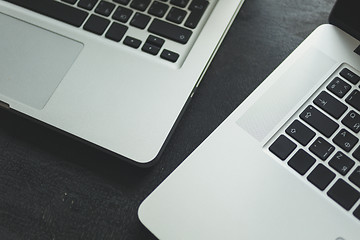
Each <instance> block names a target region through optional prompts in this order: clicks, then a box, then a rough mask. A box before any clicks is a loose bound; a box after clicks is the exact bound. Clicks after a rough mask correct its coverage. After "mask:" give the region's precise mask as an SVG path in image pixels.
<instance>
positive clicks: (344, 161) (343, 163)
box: [329, 152, 355, 176]
mask: <svg viewBox="0 0 360 240" xmlns="http://www.w3.org/2000/svg"><path fill="white" fill-rule="evenodd" d="M354 164H355V162H354V161H353V160H351V159H350V158H349V157H348V156H346V155H345V154H343V153H342V152H337V153H336V154H335V155H334V156H333V157H332V158H331V160H330V161H329V165H330V166H331V167H332V168H334V169H335V170H336V171H337V172H338V173H340V174H341V175H343V176H345V175H346V174H347V173H348V172H349V171H350V169H351V168H352V167H353V166H354Z"/></svg>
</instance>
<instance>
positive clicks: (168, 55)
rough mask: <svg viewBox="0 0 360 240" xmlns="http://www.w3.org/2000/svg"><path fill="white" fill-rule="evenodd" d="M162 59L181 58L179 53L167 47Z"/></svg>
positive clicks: (172, 60) (173, 60) (171, 60)
mask: <svg viewBox="0 0 360 240" xmlns="http://www.w3.org/2000/svg"><path fill="white" fill-rule="evenodd" d="M160 57H161V58H162V59H165V60H168V61H170V62H173V63H174V62H176V61H177V60H178V58H179V54H177V53H175V52H172V51H169V50H167V49H164V50H163V51H162V53H161V55H160Z"/></svg>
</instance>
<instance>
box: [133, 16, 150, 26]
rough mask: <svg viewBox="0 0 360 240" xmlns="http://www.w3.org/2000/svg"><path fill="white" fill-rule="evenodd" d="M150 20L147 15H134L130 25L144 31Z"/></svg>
mask: <svg viewBox="0 0 360 240" xmlns="http://www.w3.org/2000/svg"><path fill="white" fill-rule="evenodd" d="M150 19H151V18H150V17H149V16H147V15H144V14H141V13H135V15H134V17H133V19H132V20H131V21H130V25H131V26H134V27H137V28H140V29H145V28H146V26H147V25H148V23H149V21H150Z"/></svg>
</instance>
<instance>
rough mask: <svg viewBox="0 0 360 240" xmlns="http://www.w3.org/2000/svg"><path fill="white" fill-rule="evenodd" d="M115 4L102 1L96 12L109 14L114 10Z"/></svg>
mask: <svg viewBox="0 0 360 240" xmlns="http://www.w3.org/2000/svg"><path fill="white" fill-rule="evenodd" d="M114 8H115V4H113V3H109V2H106V1H101V2H100V3H99V4H98V6H97V7H96V9H95V12H96V13H98V14H101V15H104V16H106V17H107V16H109V15H110V13H111V12H112V11H113V10H114Z"/></svg>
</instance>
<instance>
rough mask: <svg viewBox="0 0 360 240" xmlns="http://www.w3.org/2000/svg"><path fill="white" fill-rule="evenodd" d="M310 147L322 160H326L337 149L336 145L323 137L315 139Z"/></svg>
mask: <svg viewBox="0 0 360 240" xmlns="http://www.w3.org/2000/svg"><path fill="white" fill-rule="evenodd" d="M309 149H310V151H311V152H312V153H314V154H315V155H316V156H318V157H319V158H321V159H322V160H325V159H327V158H328V157H329V156H330V154H331V153H332V152H333V151H334V150H335V147H334V146H332V145H331V144H330V143H328V142H327V141H325V139H323V138H322V137H319V138H317V139H316V140H315V142H314V143H313V144H311V146H310V148H309Z"/></svg>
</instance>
